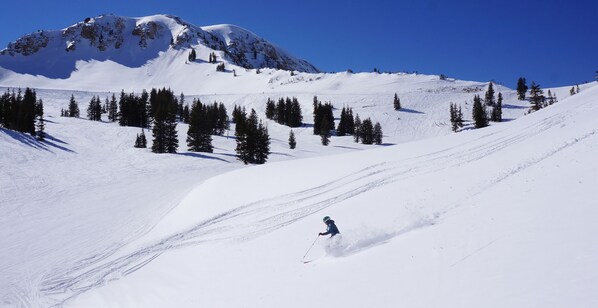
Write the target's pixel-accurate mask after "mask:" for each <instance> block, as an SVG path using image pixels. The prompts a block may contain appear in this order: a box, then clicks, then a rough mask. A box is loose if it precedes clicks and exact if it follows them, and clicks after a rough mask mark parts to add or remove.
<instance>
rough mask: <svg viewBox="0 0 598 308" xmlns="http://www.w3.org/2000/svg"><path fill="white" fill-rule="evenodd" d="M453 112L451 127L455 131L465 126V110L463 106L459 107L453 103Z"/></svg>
mask: <svg viewBox="0 0 598 308" xmlns="http://www.w3.org/2000/svg"><path fill="white" fill-rule="evenodd" d="M450 113H451V129H452V130H453V131H454V132H457V130H459V128H462V127H463V112H462V111H461V106H459V107H458V108H457V104H453V103H451V107H450Z"/></svg>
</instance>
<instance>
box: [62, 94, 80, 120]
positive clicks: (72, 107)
mask: <svg viewBox="0 0 598 308" xmlns="http://www.w3.org/2000/svg"><path fill="white" fill-rule="evenodd" d="M60 116H62V117H69V118H78V117H79V104H78V103H77V101H76V100H75V96H74V95H73V94H71V98H70V99H69V105H68V107H67V108H66V109H62V110H61V111H60Z"/></svg>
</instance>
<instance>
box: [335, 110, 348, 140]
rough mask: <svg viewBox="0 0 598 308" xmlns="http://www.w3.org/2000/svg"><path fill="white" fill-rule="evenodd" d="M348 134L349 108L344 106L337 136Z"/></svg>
mask: <svg viewBox="0 0 598 308" xmlns="http://www.w3.org/2000/svg"><path fill="white" fill-rule="evenodd" d="M346 134H347V110H346V108H345V107H343V110H342V111H341V119H340V121H339V122H338V127H337V128H336V135H337V136H340V137H342V136H345V135H346Z"/></svg>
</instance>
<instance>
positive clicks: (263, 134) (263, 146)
mask: <svg viewBox="0 0 598 308" xmlns="http://www.w3.org/2000/svg"><path fill="white" fill-rule="evenodd" d="M269 155H270V135H269V134H268V128H267V127H266V126H265V125H264V124H263V123H262V121H261V120H260V122H259V124H258V127H257V144H256V151H255V163H256V164H264V163H266V161H267V160H268V156H269Z"/></svg>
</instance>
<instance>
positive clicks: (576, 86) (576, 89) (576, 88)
mask: <svg viewBox="0 0 598 308" xmlns="http://www.w3.org/2000/svg"><path fill="white" fill-rule="evenodd" d="M575 92H576V93H579V85H575Z"/></svg>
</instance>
